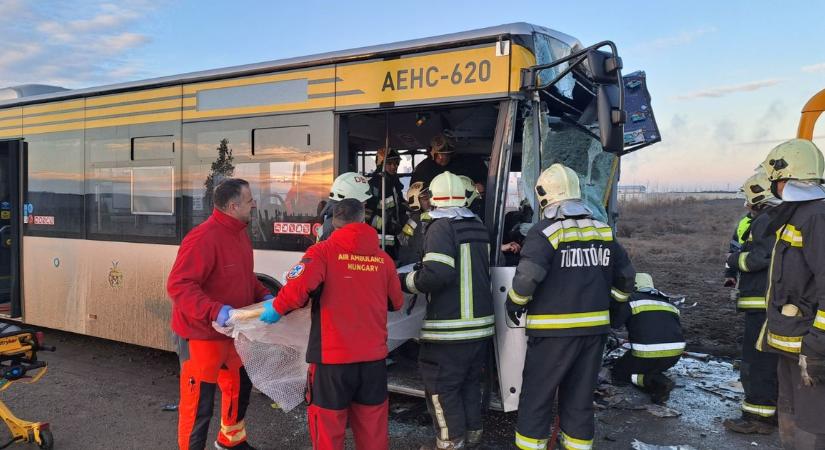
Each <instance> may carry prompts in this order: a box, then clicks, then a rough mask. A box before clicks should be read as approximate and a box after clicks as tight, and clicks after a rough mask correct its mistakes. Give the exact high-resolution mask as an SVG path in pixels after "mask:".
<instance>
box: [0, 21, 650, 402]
mask: <svg viewBox="0 0 825 450" xmlns="http://www.w3.org/2000/svg"><path fill="white" fill-rule="evenodd" d="M621 68H622V64H621V58H619V56H618V54H617V51H616V48H615V46H614V45H613V44H612V43H611V42H609V41H605V42H601V43H598V44H596V45H593V46H590V47H585V46H583V45H582V44H581V43H580V42H578V41H577V40H576V39H574V38H572V37H570V36H568V35H565V34H563V33H560V32H557V31H553V30H550V29H547V28H543V27H539V26H535V25H530V24H526V23H514V24H508V25H501V26H496V27H491V28H484V29H479V30H473V31H467V32H461V33H456V34H449V35H444V36H438V37H431V38H426V39H419V40H412V41H406V42H400V43H394V44H387V45H379V46H373V47H365V48H359V49H354V50H346V51H341V52H334V53H326V54H320V55H314V56H308V57H300V58H291V59H285V60H280V61H272V62H266V63H260V64H252V65H245V66H239V67H231V68H225V69H217V70H209V71H203V72H194V73H188V74H183V75H176V76H169V77H162V78H155V79H150V80H145V81H137V82H129V83H123V84H115V85H110V86H103V87H96V88H89V89H75V90H65V89H61V88H56V87H50V86H42V85H27V86H18V87H14V88H6V89H0V234H2V236H0V237H2V245H0V283H2V288H0V314H2V315H3V316H5V317H7V318H14V319H18V320H21V321H23V322H25V323H29V324H33V325H38V326H44V327H49V328H55V329H60V330H65V331H70V332H74V333H80V334H85V335H90V336H96V337H101V338H106V339H112V340H117V341H123V342H128V343H132V344H138V345H143V346H148V347H154V348H159V349H167V350H172V349H173V345H172V340H171V333H170V330H169V316H170V301H169V299H168V297H167V295H166V289H165V284H166V283H165V282H166V277H167V275H168V273H169V270H170V268H171V266H172V263H173V261H174V258H175V254H176V251H177V245H178V244H179V243H180V241H181V239H182V238H183V236H184V235H186V233H187V232H188V231H189V230H191V229H192V227H194V226H196V225H197V224H199V223H201V222H203V221H204V220H205V219H206V218H207V217H208V216H209V214H210V213H211V209H212V206H211V195H210V194H211V189H212V187H213V186H214V184H215V183H217V181H219V180H220V179H221V178H223V177H228V176H234V177H240V178H244V179H246V180H248V181H249V182H250V183H251V186H252V190H253V193H254V195H255V198H256V200H257V203H258V209H257V212H256V217H255V218H254V219H253V222H252V224H251V226H250V230H249V232H250V237H251V239H252V242H253V245H254V248H255V250H254V258H255V270H256V272H258V273H259V274H260V275H259V276H260V278H261V279H262V280H265V282H266V283H267V284H268V286H270V288H271V289H272V290H273V291H276V290H277V289H278V287H279V286H280V282H282V281H283V279H284V276H283V274H284V273H285V271H287V270H288V268H289V267H290V266H291V265H292V264H293V263H294V262H295V261H296V260H297V259H298V258H299V257H300V254H301V252H303V251H304V250H305V249H306V248H307V247H308V246H309V245H311V244H312V243H313V242H314V241H315V236H314V234H315V233H316V232H317V224H318V223H319V222H320V218H319V211H320V208H321V207H322V206H323V204H324V202H325V200H326V198H327V196H328V193H329V186H330V185H331V183H332V180H333V179H334V177H335V175H337V174H339V173H342V172H346V171H359V172H362V173H365V174H366V173H369V172H371V171H372V170H373V168H374V160H373V155H374V154H375V151H376V150H377V149H378V148H379V147H381V146H383V145H384V144H385V143H389V145H390V147H391V148H394V149H397V150H398V151H399V152H400V153H401V155H402V157H403V162H402V166H401V167H402V171H406V172H407V173H409V171H411V170H412V167H413V166H414V165H415V164H416V163H417V162H419V161H421V160H422V159H423V158H425V157H426V154H425V153H426V147H427V145H428V143H429V141H430V139H431V137H432V136H433V135H435V134H437V133H445V132H446V133H449V134H450V135H451V136H452V139H453V140H454V141H455V143H456V145H455V146H456V152H457V153H458V154H459V155H462V156H463V157H467V158H477V159H479V160H480V161H482V162H483V163H484V164H485V166H486V167H487V169H488V172H487V178H486V181H485V184H486V192H487V193H488V195H487V196H486V197H485V212H484V218H483V219H484V222H485V224H487V226H488V227H489V229H490V233H491V236H492V237H493V241H494V242H496V243H497V244H501V242H502V240H505V239H506V233H507V230H505V229H504V228H505V227H504V224H505V222H506V219H507V218H508V217H507V215H508V214H512V213H517V212H518V211H517V209H518V208H519V204H520V203H522V204H524V201H525V200H526V201H527V202H528V203H532V204H533V205H534V204H535V199H534V198H533V195H532V185H533V184H534V182H535V179H536V177H537V176H538V174H539V173H540V171H541V170H542V168H545V167H547V166H548V165H549V164H551V163H553V162H559V161H560V162H564V163H566V164H567V165H569V166H571V167H572V168H574V169H575V170H576V171H577V172H578V173H579V174H580V176H581V178H582V180H583V187H584V192H585V195H586V199H587V201H588V203H589V204H590V205H591V206H592V207H593V209H594V210H595V211H597V215H599V216H600V217H601V218H602V219H605V220H612V218H613V214H614V204H615V189H614V188H613V187H614V186H615V184H616V182H617V180H618V176H619V158H620V156H621V155H622V154H623V153H626V152H628V151H632V150H635V149H638V148H641V147H643V146H646V145H649V144H651V143H653V142H656V141H658V140H659V136H658V130H656V128H655V120H654V118H653V113H652V110H651V109H650V104H649V102H650V98H649V96H648V95H647V90H646V88H645V86H644V84H643V82H644V74H643V73H642V74H636V77H635V78H633V77H630V78H628V77H622V75H621ZM640 85H641V86H640ZM634 102H635V103H634ZM630 104H633V108H632V109H627V106H628V105H630ZM625 110H627V112H625ZM629 117H632V120H630V119H628V120H627V121H625V118H629ZM625 122H627V123H626V124H624V123H625ZM623 124H624V125H623ZM623 127H624V129H623ZM631 128H633V129H632V130H631ZM605 150H607V151H605ZM535 210H536V209H535V208H534V211H535ZM499 246H500V245H493V246H492V247H493V248H498V247H499ZM491 256H492V266H493V269H492V270H493V279H494V286H492V288H493V290H494V292H496V293H497V295H498V296H497V301H499V300H501V301H503V300H502V299H503V296H502V295H500V294H501V293H502V292H504V289H505V286H506V285H509V279H508V276H509V277H510V279H511V278H512V270H513V267H512V264H513V263H512V261H509V262H508V261H507V260H506V259H505V258H504V257H503V255H501V254H500V253H499V252H496V251H494V252H493V255H491ZM502 304H503V303H502ZM499 315H500V316H501V317H502V318H503V317H504V315H503V314H499ZM499 325H500V326H499V328H500V332H499V336H500V337H499V339H498V341H497V345H498V346H499V348H501V346H502V345H513V344H511V343H508V342H510V341H512V340H513V339H516V340H518V339H522V340H523V332H522V333H521V334H520V336H521V337H518V336H519V332H520V331H521V330H515V333H508V332H507V330H508V327H507V324H506V322H504V321H503V319H502V322H501V324H499ZM501 327H503V328H501ZM513 336H515V337H513ZM499 353H500V354H504V353H507V352H499ZM499 364H503V362H502V361H499ZM507 364H509V363H507ZM518 371H519V373H518V375H519V376H520V369H519V370H518ZM501 382H502V392H505V391H506V394H507V395H506V396H507V397H510V399H511V400H510V401H511V402H512V397H515V398H516V400H517V397H518V394H517V389H516V391H513V388H512V387H511V388H508V387H507V386H510V384H512V383H510V384H508V383H509V381H504V380H501ZM514 383H515V382H514ZM519 383H520V380H519V381H518V382H517V383H516V384H519ZM505 384H506V385H507V386H505ZM401 390H403V389H401Z"/></svg>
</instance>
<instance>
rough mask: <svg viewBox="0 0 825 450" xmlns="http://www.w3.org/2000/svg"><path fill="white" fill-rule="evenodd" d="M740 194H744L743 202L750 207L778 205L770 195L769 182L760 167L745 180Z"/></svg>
mask: <svg viewBox="0 0 825 450" xmlns="http://www.w3.org/2000/svg"><path fill="white" fill-rule="evenodd" d="M742 192H743V193H744V194H745V202H746V203H747V204H748V205H750V206H758V205H762V204H766V203H778V200H777V199H776V197H774V196H773V194H772V193H771V181H770V180H768V174H767V173H765V170H764V169H763V168H762V167H759V168H758V169H756V173H754V174H753V175H751V176H750V177H749V178H748V179H747V180H745V183H744V184H743V185H742Z"/></svg>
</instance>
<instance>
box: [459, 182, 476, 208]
mask: <svg viewBox="0 0 825 450" xmlns="http://www.w3.org/2000/svg"><path fill="white" fill-rule="evenodd" d="M458 177H459V178H461V182H462V183H464V196H465V197H467V201H466V203H465V205H464V206H467V207H469V206H470V205H472V204H473V202H474V201H476V200H477V199H478V198H479V197H481V194H480V193H479V192H478V189H476V184H475V183H473V180H472V179H470V177H468V176H467V175H459V176H458Z"/></svg>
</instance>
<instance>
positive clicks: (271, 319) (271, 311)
mask: <svg viewBox="0 0 825 450" xmlns="http://www.w3.org/2000/svg"><path fill="white" fill-rule="evenodd" d="M270 297H272V296H270ZM260 319H261V321H263V322H266V323H275V322H277V321H279V320H281V315H280V314H278V311H275V307H274V306H273V305H272V298H270V299H269V300H266V301H265V302H264V312H262V313H261V317H260Z"/></svg>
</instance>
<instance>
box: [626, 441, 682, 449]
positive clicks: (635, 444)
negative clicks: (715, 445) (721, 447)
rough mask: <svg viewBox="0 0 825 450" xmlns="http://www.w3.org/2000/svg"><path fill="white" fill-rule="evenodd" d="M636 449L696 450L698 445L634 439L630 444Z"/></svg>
mask: <svg viewBox="0 0 825 450" xmlns="http://www.w3.org/2000/svg"><path fill="white" fill-rule="evenodd" d="M630 446H631V447H633V449H634V450H696V447H693V446H690V445H652V444H645V443H644V442H642V441H640V440H638V439H634V440H633V442H632V443H631V444H630Z"/></svg>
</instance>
